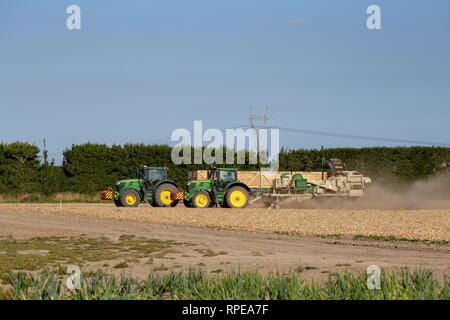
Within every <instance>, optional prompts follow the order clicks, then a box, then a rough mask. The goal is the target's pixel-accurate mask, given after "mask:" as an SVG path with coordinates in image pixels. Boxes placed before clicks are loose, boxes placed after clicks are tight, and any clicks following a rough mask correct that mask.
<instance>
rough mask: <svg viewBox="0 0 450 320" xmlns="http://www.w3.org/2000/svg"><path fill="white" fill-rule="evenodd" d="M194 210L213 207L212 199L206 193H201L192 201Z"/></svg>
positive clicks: (195, 195)
mask: <svg viewBox="0 0 450 320" xmlns="http://www.w3.org/2000/svg"><path fill="white" fill-rule="evenodd" d="M191 203H192V205H193V206H194V208H208V207H209V206H210V205H211V197H210V196H209V194H208V193H207V192H205V191H199V192H197V193H196V194H194V196H193V197H192V199H191Z"/></svg>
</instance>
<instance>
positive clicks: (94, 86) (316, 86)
mask: <svg viewBox="0 0 450 320" xmlns="http://www.w3.org/2000/svg"><path fill="white" fill-rule="evenodd" d="M71 4H76V5H78V6H80V8H81V30H68V29H67V27H66V19H67V17H68V16H69V15H68V14H67V13H66V8H67V7H68V6H69V5H71ZM371 4H376V5H379V6H380V8H381V25H382V30H372V31H371V30H368V29H367V27H366V19H367V17H368V14H367V13H366V8H367V7H368V6H369V5H371ZM449 14H450V1H448V0H431V1H425V0H423V1H411V0H409V1H406V0H396V1H379V0H371V1H363V0H361V1H356V0H353V1H336V0H333V1H331V0H330V1H313V0H308V1H300V0H295V1H287V0H284V1H264V0H251V1H250V0H239V1H237V0H214V1H213V0H208V1H204V0H191V1H170V0H165V1H162V0H161V1H144V0H142V1H137V0H128V1H124V0H123V1H112V0H108V1H106V0H96V1H92V0H76V1H75V0H71V1H62V0H58V1H56V0H55V1H44V0H40V1H36V0H33V1H31V0H29V1H24V0H2V1H0V111H1V113H0V117H1V125H0V141H1V142H13V141H16V140H20V141H29V142H34V143H36V144H37V145H38V146H39V147H42V139H43V138H46V140H47V145H48V149H49V153H50V156H51V157H54V158H56V159H57V160H58V161H60V160H61V153H62V151H63V150H64V149H65V148H68V147H70V146H71V145H72V144H80V143H84V142H87V141H91V142H101V143H107V144H112V143H117V144H124V143H127V142H146V143H151V142H160V143H164V142H168V140H169V138H170V134H171V133H172V131H173V130H174V129H176V128H187V129H190V130H192V129H193V121H194V120H203V123H204V127H205V128H213V127H214V128H229V127H236V126H240V125H247V124H248V120H246V119H245V117H247V115H248V108H249V106H253V108H254V110H255V113H260V114H262V113H264V110H265V108H266V107H267V106H269V107H270V114H271V116H272V117H273V118H274V120H273V125H275V126H281V127H288V128H298V129H306V130H316V131H326V132H337V133H343V134H351V135H362V136H375V137H385V138H391V139H407V140H421V141H422V140H424V141H436V142H443V143H449V142H450V125H449V123H450V16H449ZM164 139H165V140H164ZM280 143H281V145H282V146H286V147H289V148H300V147H304V148H320V146H321V145H323V146H325V147H337V146H351V147H363V146H373V145H387V146H391V145H399V144H402V145H409V144H405V143H395V142H377V141H370V140H358V139H345V138H342V137H330V136H320V135H312V134H300V133H292V132H280Z"/></svg>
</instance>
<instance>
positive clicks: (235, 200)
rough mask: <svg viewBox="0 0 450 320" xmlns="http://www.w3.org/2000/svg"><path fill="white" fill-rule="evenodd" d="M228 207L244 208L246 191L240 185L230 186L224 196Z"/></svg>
mask: <svg viewBox="0 0 450 320" xmlns="http://www.w3.org/2000/svg"><path fill="white" fill-rule="evenodd" d="M225 201H226V204H227V207H229V208H245V207H246V206H247V204H248V191H247V190H245V189H244V188H242V187H232V188H231V189H229V190H228V191H227V194H226V198H225Z"/></svg>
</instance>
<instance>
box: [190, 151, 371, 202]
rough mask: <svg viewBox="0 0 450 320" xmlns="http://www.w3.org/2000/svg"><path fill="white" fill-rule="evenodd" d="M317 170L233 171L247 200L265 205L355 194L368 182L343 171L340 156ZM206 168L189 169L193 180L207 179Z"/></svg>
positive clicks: (353, 195) (359, 176)
mask: <svg viewBox="0 0 450 320" xmlns="http://www.w3.org/2000/svg"><path fill="white" fill-rule="evenodd" d="M323 168H324V170H322V171H320V172H307V171H270V170H260V171H236V173H237V176H236V178H235V179H236V180H238V181H239V182H240V183H241V184H242V185H244V186H246V187H247V188H248V190H250V193H249V196H250V199H249V200H248V204H249V205H252V204H254V203H255V202H257V201H260V200H261V201H262V202H264V203H265V204H266V206H267V207H268V208H275V209H279V208H281V206H282V203H286V202H289V201H296V202H301V201H305V200H308V199H311V198H321V197H333V198H358V197H362V196H363V195H364V189H365V188H366V186H367V184H369V183H370V182H371V179H370V178H369V177H365V176H363V175H362V174H360V173H359V172H357V171H347V170H346V169H345V164H344V162H343V161H342V160H340V159H329V160H326V161H324V163H323ZM210 175H211V174H210V173H208V171H207V170H196V171H190V172H189V174H188V177H189V180H190V181H191V183H192V182H193V181H207V180H208V179H209V178H210Z"/></svg>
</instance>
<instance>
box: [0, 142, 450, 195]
mask: <svg viewBox="0 0 450 320" xmlns="http://www.w3.org/2000/svg"><path fill="white" fill-rule="evenodd" d="M171 153H172V147H170V146H168V145H144V144H125V145H123V146H121V145H112V146H108V145H106V144H93V143H85V144H81V145H72V147H71V148H68V149H66V150H65V151H64V152H63V163H62V165H56V164H55V163H54V161H49V160H48V157H47V151H46V150H45V148H44V150H42V152H41V150H40V149H39V148H38V147H37V146H36V145H33V144H30V143H27V142H14V143H10V144H5V143H3V144H0V193H6V194H21V193H32V192H37V193H42V194H45V195H52V194H55V193H58V192H77V193H86V194H92V193H96V192H98V191H101V190H104V189H106V188H107V187H108V186H113V184H114V182H115V181H117V180H120V179H123V178H130V177H131V178H135V177H136V169H137V168H138V167H139V166H140V165H142V164H144V165H147V166H165V167H167V168H168V170H169V171H168V175H169V178H170V179H173V180H175V181H176V182H177V183H178V184H179V185H180V186H183V185H184V183H185V182H186V180H187V172H188V171H189V170H197V169H207V168H209V167H210V165H208V164H180V165H175V164H173V163H172V160H171ZM191 154H192V155H193V154H194V152H193V151H192V152H191ZM224 154H225V152H224ZM323 158H325V159H329V158H339V159H342V160H343V161H344V162H345V164H346V166H347V169H348V170H357V171H359V172H361V173H363V174H364V175H366V176H369V177H371V178H372V179H373V180H374V181H380V182H386V183H389V184H409V183H412V182H414V181H416V180H418V179H422V178H425V177H428V176H430V175H438V174H440V173H442V172H444V171H445V172H448V171H449V167H450V149H449V148H445V147H422V146H414V147H370V148H326V149H324V148H321V149H296V150H288V149H282V150H281V151H280V155H279V170H297V171H320V170H321V169H322V167H321V164H322V159H323ZM246 159H249V153H248V152H246ZM246 163H247V164H236V165H234V167H236V168H238V169H239V170H259V168H260V167H261V164H260V163H257V164H248V161H246ZM219 166H221V167H222V166H224V167H225V166H228V167H230V166H233V165H219ZM449 184H450V183H449Z"/></svg>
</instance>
